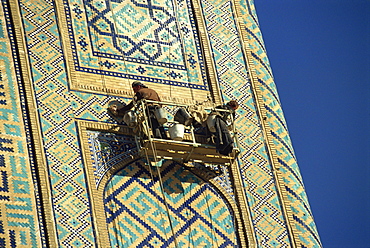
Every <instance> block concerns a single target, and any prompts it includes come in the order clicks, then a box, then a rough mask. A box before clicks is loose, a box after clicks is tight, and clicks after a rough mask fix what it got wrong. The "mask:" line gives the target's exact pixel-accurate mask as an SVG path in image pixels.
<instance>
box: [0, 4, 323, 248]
mask: <svg viewBox="0 0 370 248" xmlns="http://www.w3.org/2000/svg"><path fill="white" fill-rule="evenodd" d="M200 2H201V4H202V6H201V9H202V12H201V13H203V16H202V18H204V23H205V29H204V31H205V36H206V38H207V39H206V40H207V41H209V43H210V44H209V47H210V49H211V51H210V54H211V55H212V58H211V59H212V63H211V64H212V65H214V68H213V69H214V71H215V72H216V77H217V82H218V84H219V87H220V89H221V92H222V98H223V100H224V101H228V100H231V99H236V100H237V101H238V102H239V103H240V108H239V109H238V111H237V120H236V126H237V129H238V131H239V133H238V137H239V140H240V145H241V154H240V156H239V159H238V161H237V164H236V165H235V166H236V168H237V170H238V172H240V176H241V180H242V182H241V184H240V185H241V186H243V188H241V189H240V188H238V189H237V190H235V189H231V186H233V185H231V176H230V175H229V174H227V175H226V176H222V177H217V178H216V179H214V180H213V182H214V183H216V184H217V187H221V188H223V189H224V191H225V192H227V193H228V194H230V195H231V196H233V197H232V199H234V200H239V201H241V202H242V204H243V205H245V206H246V208H247V210H248V213H249V214H250V219H251V223H249V224H250V225H251V229H252V230H253V231H252V233H253V235H254V236H255V237H254V238H255V240H256V241H255V243H256V244H255V245H256V246H258V247H290V246H292V242H294V243H295V245H296V246H297V247H298V246H299V247H321V244H320V240H319V236H318V234H317V230H316V227H315V224H314V221H313V217H312V214H311V211H310V207H309V204H308V200H307V196H306V194H305V191H304V187H303V183H302V178H301V176H300V173H299V169H298V165H297V163H296V158H295V155H294V151H293V148H292V144H291V141H290V139H289V135H288V131H287V126H286V123H285V120H284V117H283V113H282V110H281V106H280V101H279V99H278V94H277V91H276V86H275V83H274V80H273V77H272V73H271V69H270V65H269V62H268V59H267V56H266V52H265V49H264V45H263V41H262V37H261V33H260V30H259V27H258V22H257V17H256V14H255V10H254V5H253V1H247V2H243V1H240V2H239V1H237V0H204V1H200ZM191 4H192V3H191V2H190V1H189V0H180V1H177V0H176V1H162V0H158V1H142V2H140V4H139V3H138V2H137V1H135V0H130V1H118V0H111V1H96V0H84V1H82V0H58V1H48V0H32V1H26V0H17V2H16V3H14V2H13V3H12V5H14V6H17V7H19V10H20V13H19V14H17V10H16V9H17V8H14V10H13V13H16V14H15V15H14V16H13V18H14V20H16V19H17V18H18V16H19V18H20V20H21V22H20V23H16V24H17V25H16V27H17V28H18V27H20V28H19V29H20V30H21V31H20V32H18V35H19V36H20V37H21V35H24V42H23V40H22V39H19V38H18V39H19V40H18V42H19V45H22V47H23V48H24V50H22V51H21V52H20V53H19V55H16V54H15V47H14V42H12V39H13V35H12V31H11V26H12V25H11V23H10V22H9V20H11V18H9V16H8V15H9V10H8V9H7V8H8V6H7V1H3V2H2V6H1V7H2V9H1V11H3V13H0V17H1V19H0V24H1V25H0V27H1V30H0V31H1V32H0V42H1V43H0V44H1V47H0V55H1V56H0V59H1V60H0V63H1V64H0V108H1V110H2V111H1V114H0V115H1V116H0V118H1V119H2V120H3V121H2V124H1V125H0V128H1V129H0V131H1V137H0V203H1V205H0V247H18V246H20V247H22V246H24V247H39V246H46V245H45V243H46V242H47V241H46V240H45V236H44V234H43V228H44V226H43V224H42V221H41V220H39V219H38V218H39V217H40V216H41V215H42V214H41V212H40V211H41V210H40V206H41V202H40V197H39V196H38V192H37V191H38V188H37V183H38V182H36V179H37V177H36V170H35V168H32V166H35V165H36V163H33V160H34V158H33V156H32V154H28V153H34V155H35V156H37V158H38V160H37V161H38V166H39V169H40V170H42V171H45V172H46V175H45V178H42V180H41V182H42V185H41V187H42V190H43V192H44V193H45V192H47V195H45V194H44V195H43V196H44V201H48V200H50V208H48V209H47V210H45V211H46V212H47V214H48V215H47V216H48V217H50V218H51V219H52V220H51V221H50V220H46V221H49V222H52V225H50V224H47V229H48V230H47V232H49V233H48V234H49V239H50V240H51V241H50V242H51V243H52V244H53V246H61V247H80V246H83V247H93V246H95V245H96V244H97V239H98V235H96V233H95V232H96V226H95V225H94V223H96V221H97V220H95V219H94V217H93V216H95V215H93V213H92V212H93V209H92V206H94V205H93V204H92V202H94V199H92V198H91V194H90V193H89V192H90V191H92V190H94V189H93V188H96V186H97V185H98V184H99V182H100V181H102V178H103V176H104V175H105V174H106V172H107V171H108V170H109V169H110V168H111V167H114V165H115V164H116V163H117V160H116V159H118V157H119V156H120V152H123V155H122V157H124V156H125V155H129V153H130V152H132V149H131V148H132V142H131V143H130V142H129V139H128V138H127V137H126V136H122V137H121V136H119V135H111V134H109V133H104V134H103V133H101V132H90V131H89V132H87V133H88V136H89V138H88V139H87V140H89V145H90V149H91V150H90V152H91V153H92V154H88V156H90V157H89V159H90V160H91V161H94V162H93V164H91V165H84V164H83V159H82V153H83V152H82V151H81V147H82V146H83V145H82V144H81V143H80V140H79V136H78V135H79V133H78V128H79V127H78V126H77V124H76V120H81V119H83V120H86V121H89V122H103V123H104V122H105V123H109V124H113V125H114V124H116V122H115V120H113V119H111V118H110V117H109V116H108V115H107V113H106V107H107V105H108V103H109V102H110V101H112V100H120V101H126V102H127V101H128V100H129V99H124V98H122V97H120V96H111V95H109V94H107V93H104V94H102V93H101V92H95V91H94V90H90V91H89V92H90V93H88V92H84V90H83V89H82V88H80V89H78V91H76V90H75V89H74V88H73V87H72V88H70V87H71V83H73V80H76V78H77V79H78V80H80V81H81V82H83V81H85V80H86V82H85V84H86V85H89V84H92V81H93V80H92V79H94V80H95V79H96V80H97V81H98V79H99V77H100V79H102V80H101V81H104V82H105V83H109V79H112V78H115V80H121V79H122V78H124V77H126V76H127V78H129V79H130V80H133V79H140V80H143V81H146V82H148V83H153V84H152V85H155V84H158V87H162V86H163V85H172V86H176V87H178V86H179V87H181V88H182V89H183V90H185V89H187V88H193V89H194V88H197V89H199V90H201V91H204V92H206V91H207V90H208V83H206V79H205V74H204V73H205V68H204V65H203V57H202V56H203V55H202V53H201V44H199V39H198V34H197V31H196V25H195V18H194V16H193V11H191ZM57 10H58V11H59V12H58V11H57ZM138 11H139V12H138ZM57 12H58V14H60V16H58V18H61V19H63V18H65V19H66V20H69V21H66V22H65V23H63V22H62V21H61V22H60V20H61V19H58V18H57V15H56V13H57ZM118 13H119V14H118ZM139 13H141V14H139ZM198 14H199V13H198ZM142 15H143V16H146V18H145V20H146V21H140V18H141V16H142ZM63 16H65V17H63ZM123 17H125V18H123ZM137 18H139V19H137ZM63 20H64V19H63ZM197 20H198V21H199V18H198V19H197ZM126 21H128V22H130V25H129V24H128V23H126ZM63 24H65V25H63ZM175 24H176V25H175ZM6 25H7V26H6ZM198 25H200V24H199V23H198ZM13 26H14V25H13ZM16 27H13V28H16ZM129 27H134V28H133V29H132V32H131V33H130V35H129V36H124V35H123V33H124V30H127V29H128V28H129ZM6 28H9V29H6ZM201 30H203V29H201ZM134 31H135V32H134ZM202 32H203V31H202ZM6 34H8V36H7V35H6ZM242 35H244V36H242ZM161 38H163V39H164V41H161V40H160V39H161ZM241 41H248V42H247V45H248V47H249V49H250V51H251V52H250V53H247V51H246V49H245V45H246V43H245V42H244V44H241ZM62 42H63V43H62ZM9 44H10V45H9ZM62 44H63V45H62ZM68 44H69V45H68ZM125 44H129V46H125ZM130 46H131V47H130ZM150 46H151V47H152V48H150ZM66 47H67V48H66ZM66 49H67V50H66ZM68 49H70V50H68ZM130 49H131V50H130ZM11 51H13V54H12V53H11ZM66 51H67V52H66ZM163 51H165V52H163ZM67 53H70V54H67ZM11 55H13V56H14V61H13V60H12V56H11ZM247 55H248V57H247ZM17 56H19V58H20V61H21V63H22V67H23V68H24V70H23V73H24V78H27V79H28V80H30V82H28V83H27V82H25V87H26V88H27V89H26V90H28V91H27V92H28V95H27V99H28V102H27V103H28V106H29V113H28V114H29V115H32V117H33V119H32V120H35V121H34V123H32V125H31V126H32V128H33V129H32V131H33V134H34V136H33V138H35V139H37V142H38V143H37V144H38V147H36V148H39V149H38V150H37V151H38V152H37V153H35V150H34V149H33V147H31V146H29V145H28V144H29V143H30V137H29V136H28V134H29V132H30V130H28V129H27V128H28V121H29V119H28V116H27V113H26V108H25V103H24V100H22V99H23V98H22V97H23V95H22V94H24V93H23V92H22V87H21V86H17V85H16V77H18V78H17V79H18V81H19V82H21V80H20V79H21V73H20V71H19V70H18V69H17V60H16V59H17ZM71 58H72V60H71ZM250 61H252V64H249V62H250ZM247 64H248V65H253V71H251V68H247V67H246V65H247ZM11 65H15V66H14V67H12V66H11ZM251 67H252V66H251ZM83 68H85V69H86V68H88V69H86V70H85V69H83ZM72 69H73V70H75V71H72ZM83 70H85V71H83ZM76 71H78V72H82V71H83V72H84V73H86V74H78V75H77V74H76ZM87 74H88V75H89V76H88V77H84V76H83V75H87ZM127 78H126V79H127ZM17 90H18V91H17ZM125 90H127V89H125ZM179 92H182V91H179ZM256 92H257V93H256ZM116 95H117V94H116ZM180 95H181V93H180ZM22 111H23V112H22ZM23 118H25V119H24V120H23ZM24 127H25V128H24ZM271 147H273V149H271ZM36 148H35V149H36ZM113 150H114V151H113ZM125 152H127V154H125ZM88 166H90V167H88ZM89 168H94V169H95V175H94V180H93V184H94V185H89V183H88V180H87V178H88V176H87V170H88V169H89ZM276 168H279V171H276ZM160 170H161V178H162V179H163V182H164V191H163V192H162V191H161V188H160V183H159V177H158V174H156V172H154V173H153V172H151V171H150V170H149V168H148V167H147V166H146V165H145V164H144V163H142V162H137V163H132V164H129V165H126V166H125V167H124V168H123V169H122V170H121V171H120V172H117V173H116V175H115V176H113V177H112V178H111V180H110V181H109V183H108V185H107V188H106V190H105V195H104V207H105V211H106V221H107V227H108V229H109V236H110V242H111V246H118V247H123V246H124V243H125V244H132V246H134V247H140V246H145V245H146V246H159V245H161V244H164V245H165V246H166V245H169V246H173V244H174V242H175V240H176V242H178V243H179V245H180V247H198V246H201V247H223V246H224V247H235V246H239V245H240V244H239V243H238V241H237V238H236V232H237V231H238V230H236V229H237V228H236V223H234V219H233V218H234V217H235V218H236V216H235V213H233V212H232V211H231V210H230V208H229V207H228V204H227V202H226V201H225V199H224V197H221V195H220V193H218V192H216V190H215V188H213V187H212V186H211V185H210V184H208V183H206V182H204V181H202V180H201V179H199V178H198V177H196V176H194V175H193V174H191V173H189V172H186V171H185V170H184V169H183V168H182V167H181V166H179V165H178V164H177V163H174V162H167V163H165V164H164V165H163V166H162V167H161V168H160ZM229 173H230V171H229ZM276 175H278V176H276ZM34 192H36V193H34ZM230 195H229V196H230ZM241 195H242V196H244V197H245V201H243V200H240V199H242V198H243V197H240V196H241ZM234 196H235V197H234ZM49 198H50V199H49ZM137 199H140V201H138V200H137ZM228 199H230V197H228ZM141 200H142V201H141ZM166 203H167V205H166ZM94 204H95V202H94ZM101 204H103V202H101ZM167 208H168V209H167ZM147 211H152V212H153V213H152V214H151V215H145V214H144V213H146V212H147ZM150 218H151V219H150ZM94 221H95V222H94ZM222 221H223V222H222ZM49 222H48V223H49ZM244 224H246V223H244ZM238 226H239V225H238ZM54 232H55V233H54ZM118 234H122V235H118ZM117 235H118V236H117ZM127 237H137V238H136V239H129V238H127ZM174 237H176V239H174ZM248 238H250V239H252V238H253V237H248ZM53 239H55V242H54V243H53V242H52V240H53ZM140 240H141V241H140ZM210 240H213V241H217V244H212V243H209V242H210ZM135 242H140V243H138V244H136V243H135ZM248 242H250V243H251V240H248ZM251 244H252V243H251Z"/></svg>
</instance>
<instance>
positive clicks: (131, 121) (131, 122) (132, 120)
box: [123, 110, 137, 127]
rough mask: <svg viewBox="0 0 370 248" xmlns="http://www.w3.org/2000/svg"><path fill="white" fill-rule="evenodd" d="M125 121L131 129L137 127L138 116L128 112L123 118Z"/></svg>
mask: <svg viewBox="0 0 370 248" xmlns="http://www.w3.org/2000/svg"><path fill="white" fill-rule="evenodd" d="M123 121H124V122H125V123H126V124H127V126H129V127H135V126H137V116H136V114H135V112H134V111H132V110H131V111H127V112H126V113H125V115H124V116H123Z"/></svg>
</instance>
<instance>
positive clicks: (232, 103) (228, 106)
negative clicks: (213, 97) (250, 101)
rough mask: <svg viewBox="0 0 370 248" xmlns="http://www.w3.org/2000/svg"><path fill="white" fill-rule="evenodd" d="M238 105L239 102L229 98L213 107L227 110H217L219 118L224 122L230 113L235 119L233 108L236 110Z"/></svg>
mask: <svg viewBox="0 0 370 248" xmlns="http://www.w3.org/2000/svg"><path fill="white" fill-rule="evenodd" d="M238 107H239V104H238V102H237V101H235V100H231V101H229V102H228V103H226V104H224V105H220V106H217V107H216V108H215V109H216V111H217V109H224V110H228V111H218V112H219V114H220V116H221V118H222V119H223V120H224V121H225V122H226V120H227V119H228V118H229V117H230V115H232V116H233V119H235V110H237V109H238Z"/></svg>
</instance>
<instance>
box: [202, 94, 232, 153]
mask: <svg viewBox="0 0 370 248" xmlns="http://www.w3.org/2000/svg"><path fill="white" fill-rule="evenodd" d="M238 107H239V104H238V102H237V101H235V100H231V101H230V102H228V103H226V104H224V105H220V106H217V107H216V108H215V111H214V112H212V113H211V115H213V118H211V119H212V121H211V122H212V124H211V126H212V127H211V126H208V128H209V130H210V132H211V133H212V136H213V137H214V142H215V143H216V150H217V151H218V152H219V153H220V154H222V155H229V154H230V153H231V151H232V150H233V148H234V145H233V144H234V141H233V139H232V137H231V135H230V132H229V129H228V125H227V119H228V118H229V117H230V115H232V116H233V120H234V119H235V110H236V109H237V108H238ZM217 110H227V111H217ZM207 124H208V123H207ZM210 127H211V128H210Z"/></svg>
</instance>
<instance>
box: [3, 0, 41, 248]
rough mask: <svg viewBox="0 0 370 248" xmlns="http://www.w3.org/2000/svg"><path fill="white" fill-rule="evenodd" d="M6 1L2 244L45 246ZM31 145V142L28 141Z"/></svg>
mask: <svg viewBox="0 0 370 248" xmlns="http://www.w3.org/2000/svg"><path fill="white" fill-rule="evenodd" d="M9 15H10V13H9V6H8V5H7V1H2V2H1V3H0V247H42V246H45V237H44V235H43V231H42V230H43V227H42V222H40V221H39V217H40V216H41V214H42V213H41V211H40V205H39V204H40V202H39V196H38V193H37V192H38V187H37V184H36V183H35V180H36V178H35V174H34V171H33V170H32V168H31V164H32V163H33V159H32V156H29V154H28V148H29V146H28V145H27V143H28V141H29V138H30V136H29V130H28V120H27V119H24V118H25V117H26V116H25V115H24V114H25V112H24V111H26V106H25V102H24V101H25V98H24V90H23V87H22V85H21V82H20V81H18V80H19V78H17V75H16V72H18V75H19V69H20V68H19V63H18V61H17V60H16V59H17V58H16V57H15V52H16V51H15V50H14V47H15V42H14V39H15V37H14V33H13V30H12V29H11V25H10V18H9ZM28 144H29V143H28ZM37 205H38V206H37Z"/></svg>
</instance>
